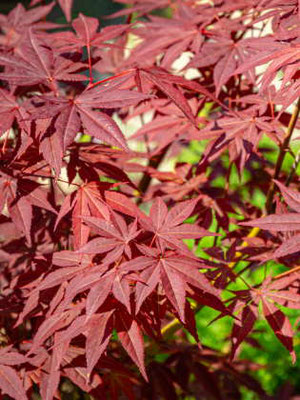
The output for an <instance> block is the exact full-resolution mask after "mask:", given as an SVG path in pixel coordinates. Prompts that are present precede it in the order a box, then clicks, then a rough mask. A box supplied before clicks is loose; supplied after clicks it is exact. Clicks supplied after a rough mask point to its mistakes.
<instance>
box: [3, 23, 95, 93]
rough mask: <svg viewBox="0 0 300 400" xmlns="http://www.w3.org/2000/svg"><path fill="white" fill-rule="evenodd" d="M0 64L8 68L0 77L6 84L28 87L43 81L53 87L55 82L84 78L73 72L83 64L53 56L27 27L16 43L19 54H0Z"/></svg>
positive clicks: (47, 47) (80, 68) (52, 52)
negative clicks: (19, 40) (18, 44)
mask: <svg viewBox="0 0 300 400" xmlns="http://www.w3.org/2000/svg"><path fill="white" fill-rule="evenodd" d="M0 64H1V65H4V66H5V67H8V68H9V69H6V70H5V71H4V72H1V73H0V78H1V79H4V80H7V81H8V82H9V83H10V84H15V85H20V86H28V85H35V84H40V83H41V84H44V85H46V86H48V87H50V88H52V89H53V88H54V87H53V85H55V82H56V81H60V80H62V81H86V80H87V78H86V77H85V76H83V75H79V74H76V73H74V72H76V71H79V70H82V69H83V67H84V65H83V64H81V63H78V64H76V66H74V63H73V62H72V60H68V59H66V58H63V57H58V56H56V55H55V53H54V51H53V50H52V49H51V48H50V47H49V46H48V45H47V43H46V42H45V41H43V39H41V38H40V37H38V36H37V34H36V33H34V32H33V31H32V29H29V30H28V31H27V33H26V36H25V38H24V40H23V41H22V44H21V46H20V50H19V55H0Z"/></svg>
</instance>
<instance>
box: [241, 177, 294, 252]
mask: <svg viewBox="0 0 300 400" xmlns="http://www.w3.org/2000/svg"><path fill="white" fill-rule="evenodd" d="M275 183H276V184H277V186H278V187H279V188H280V191H281V193H282V195H283V198H284V200H285V201H286V203H287V204H288V205H289V206H290V207H291V208H292V209H293V210H295V211H297V213H284V214H273V215H268V216H266V217H262V218H259V219H255V220H253V221H251V222H243V223H241V225H245V226H257V227H259V228H261V229H265V230H269V231H271V232H290V231H291V232H294V231H296V232H297V231H299V230H300V212H299V211H300V196H299V192H296V191H295V190H293V189H290V188H287V187H285V186H284V185H283V184H281V183H280V182H278V181H276V180H275ZM299 245H300V235H299V234H297V233H296V234H295V235H294V236H292V237H291V238H289V239H287V240H285V241H284V242H283V243H282V245H281V246H279V247H278V248H277V249H276V250H275V252H274V253H273V254H272V257H273V258H279V257H284V256H287V255H289V254H292V253H296V252H298V251H299V248H300V247H299Z"/></svg>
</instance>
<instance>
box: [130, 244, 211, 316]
mask: <svg viewBox="0 0 300 400" xmlns="http://www.w3.org/2000/svg"><path fill="white" fill-rule="evenodd" d="M145 252H148V253H149V255H148V256H141V257H139V258H137V259H136V260H134V263H139V265H140V266H143V271H142V272H141V274H140V276H141V279H142V281H143V282H141V283H140V282H138V283H137V285H136V312H138V311H139V309H140V307H141V306H142V304H143V302H144V301H145V299H146V298H147V297H148V296H150V294H151V293H152V292H153V291H154V290H155V288H156V287H157V285H158V284H159V283H161V285H162V287H163V289H164V292H165V294H166V296H167V297H168V299H169V301H170V302H171V304H172V305H173V307H174V308H175V310H176V311H177V312H178V314H179V316H180V318H181V320H182V321H183V322H184V321H185V311H184V310H185V301H186V298H185V297H186V296H185V294H186V291H187V290H188V286H187V284H190V285H192V286H194V287H196V288H198V289H200V290H201V291H204V292H208V293H210V294H212V295H213V296H217V297H219V291H218V290H217V289H216V288H214V287H213V286H211V284H210V283H209V281H208V280H207V279H206V277H205V276H204V275H203V274H201V273H199V268H205V266H203V265H202V264H201V263H198V262H197V260H193V259H188V258H187V257H184V258H180V257H179V258H178V254H176V253H173V252H169V253H166V255H165V256H164V257H160V258H158V257H159V252H158V251H157V250H156V251H155V250H151V249H149V250H147V249H145ZM151 254H152V257H151ZM132 263H133V262H132V261H129V262H128V263H126V267H127V268H129V267H130V265H131V264H132ZM144 282H145V283H144Z"/></svg>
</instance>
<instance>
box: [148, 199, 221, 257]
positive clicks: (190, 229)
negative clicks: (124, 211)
mask: <svg viewBox="0 0 300 400" xmlns="http://www.w3.org/2000/svg"><path fill="white" fill-rule="evenodd" d="M197 202H198V199H197V198H196V199H194V200H188V201H185V202H182V203H179V204H177V205H176V206H175V207H173V208H172V210H171V211H170V212H168V208H167V206H166V204H165V203H164V201H163V200H162V199H161V198H160V197H157V198H156V199H155V201H154V203H153V205H152V207H151V210H150V220H142V221H141V223H142V226H143V227H144V228H145V229H147V230H150V231H151V232H153V233H154V238H153V239H155V241H156V242H157V244H158V245H159V246H160V247H161V249H162V250H164V249H165V248H166V247H169V248H173V249H178V250H180V251H182V252H186V247H185V246H184V245H183V243H182V242H181V241H180V240H179V239H197V238H201V237H203V236H216V234H215V233H211V232H208V231H207V230H205V229H203V228H201V227H199V226H197V225H194V224H193V225H191V224H183V221H184V220H186V219H187V218H188V217H189V216H190V215H191V214H192V212H193V210H194V208H195V206H196V204H197Z"/></svg>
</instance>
